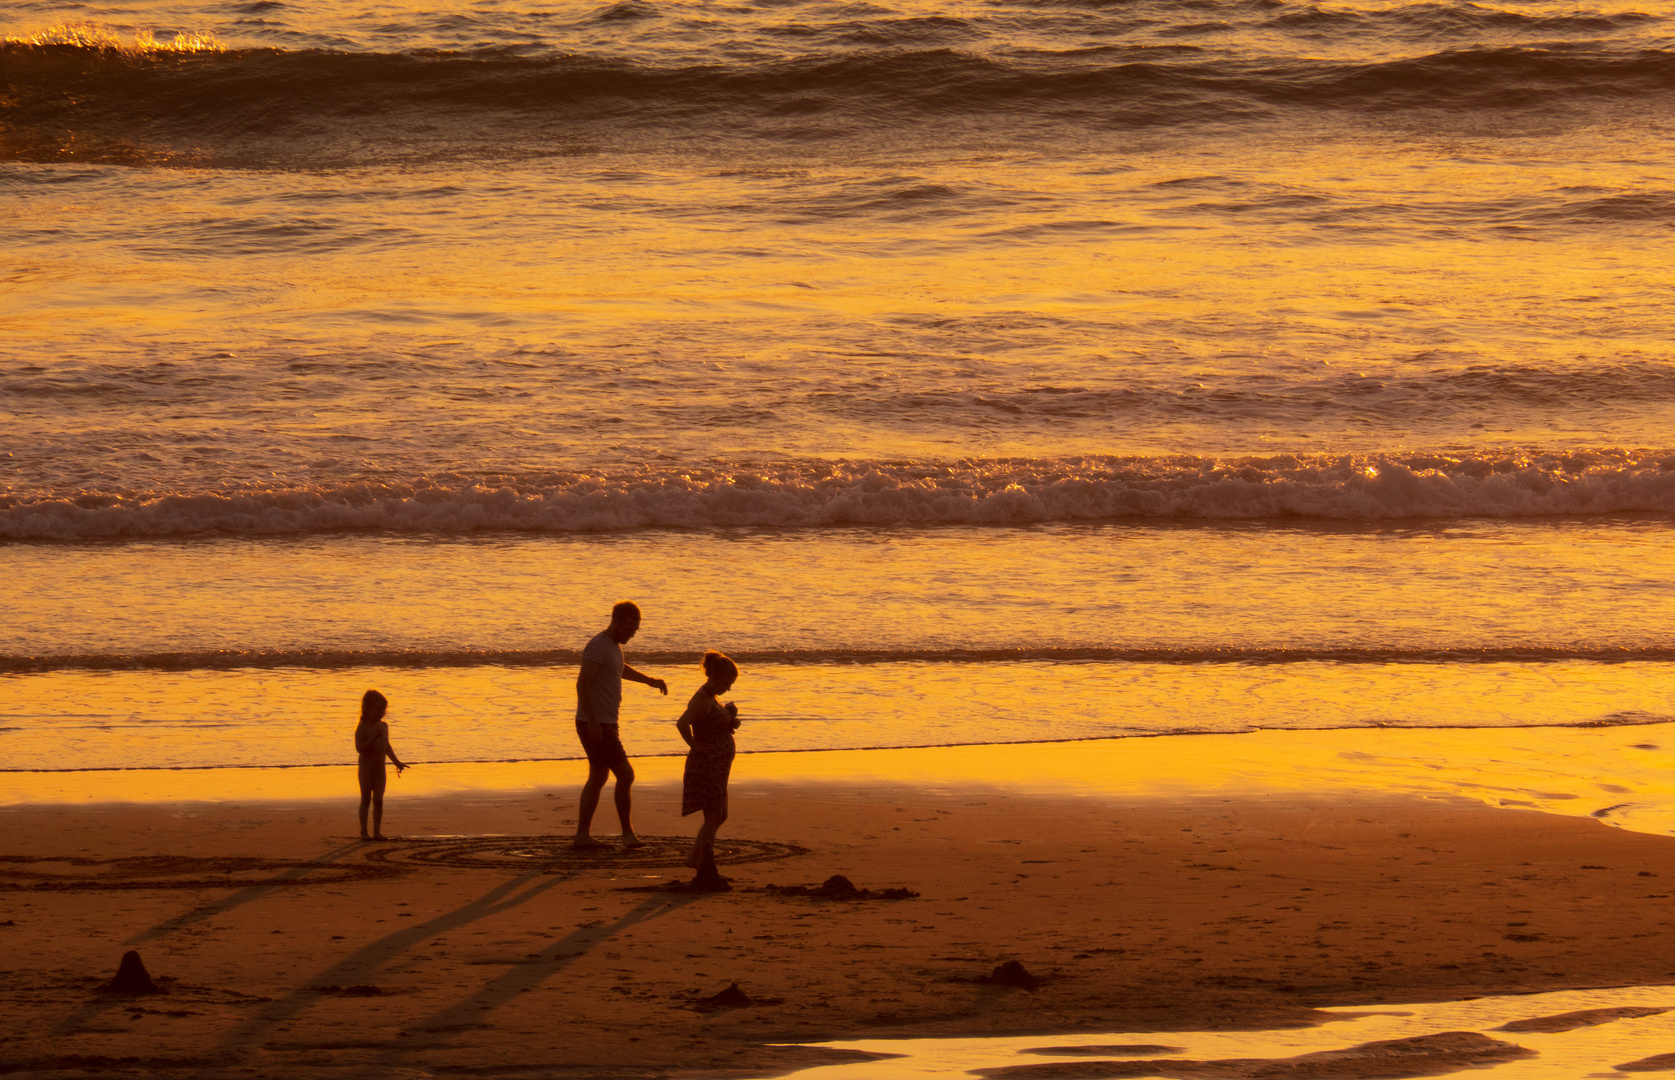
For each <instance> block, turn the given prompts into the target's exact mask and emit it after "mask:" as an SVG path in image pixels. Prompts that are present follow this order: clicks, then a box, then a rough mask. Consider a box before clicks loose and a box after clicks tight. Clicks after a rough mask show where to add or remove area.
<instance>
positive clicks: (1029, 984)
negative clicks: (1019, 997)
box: [948, 960, 1044, 990]
mask: <svg viewBox="0 0 1675 1080" xmlns="http://www.w3.org/2000/svg"><path fill="white" fill-rule="evenodd" d="M948 981H949V982H961V983H982V984H983V985H985V986H1011V987H1015V988H1017V989H1019V990H1034V989H1035V988H1036V987H1037V986H1040V985H1041V983H1042V982H1043V981H1044V980H1042V979H1041V978H1040V977H1039V976H1036V975H1031V974H1030V972H1029V969H1028V968H1026V967H1024V965H1023V964H1020V963H1019V962H1018V961H1016V960H1008V961H1006V962H1005V963H1001V964H996V965H995V969H994V970H993V971H991V972H989V973H988V974H987V975H979V976H977V977H976V978H968V977H966V976H964V975H955V976H954V977H953V978H951V979H949V980H948Z"/></svg>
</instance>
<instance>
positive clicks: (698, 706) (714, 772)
mask: <svg viewBox="0 0 1675 1080" xmlns="http://www.w3.org/2000/svg"><path fill="white" fill-rule="evenodd" d="M686 715H687V716H689V717H690V718H691V720H692V749H690V750H688V751H687V752H686V783H685V786H684V787H683V788H682V789H681V796H680V813H681V817H685V816H686V815H687V814H695V813H698V812H699V811H701V810H721V811H723V812H725V811H726V809H727V777H728V774H730V773H731V772H732V771H733V754H734V747H733V717H732V716H731V715H730V714H729V713H728V712H727V710H726V709H724V708H722V707H721V702H719V701H717V700H715V698H714V696H713V695H711V694H710V692H709V690H708V689H706V688H705V687H702V686H700V687H699V688H698V692H697V693H696V694H693V695H692V701H691V702H690V703H689V704H688V705H687V706H686Z"/></svg>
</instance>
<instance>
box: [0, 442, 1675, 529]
mask: <svg viewBox="0 0 1675 1080" xmlns="http://www.w3.org/2000/svg"><path fill="white" fill-rule="evenodd" d="M1636 511H1642V512H1643V511H1650V512H1661V513H1668V512H1672V511H1675V455H1669V454H1651V453H1645V452H1635V451H1628V450H1599V451H1583V452H1574V453H1547V454H1543V453H1499V454H1495V453H1487V454H1483V453H1480V454H1459V455H1446V454H1410V455H1401V456H1395V455H1376V456H1362V455H1344V456H1327V455H1319V456H1295V455H1283V456H1277V457H1263V458H1256V457H1251V458H1234V459H1217V458H1199V457H1172V458H1075V459H1046V460H1038V459H1023V460H1020V459H1003V460H989V461H978V460H973V461H962V462H955V463H950V464H922V463H915V462H867V461H859V462H802V463H794V464H782V465H766V466H765V465H755V466H742V465H741V466H728V467H715V466H711V467H706V468H688V469H678V468H640V469H626V470H623V471H622V472H621V473H619V474H615V475H594V474H585V473H576V474H542V475H531V476H521V477H507V476H499V477H483V478H476V479H464V478H428V477H427V478H419V479H411V480H393V479H377V480H372V479H368V480H361V481H358V482H348V483H339V484H332V485H321V486H293V487H272V488H256V487H240V488H229V489H225V490H215V491H195V492H99V491H81V492H75V493H68V494H46V493H42V494H37V495H30V494H10V495H7V496H4V497H0V538H8V539H13V540H77V539H91V538H102V537H158V536H191V535H201V534H231V535H255V536H283V535H299V534H307V533H317V532H330V531H338V530H347V529H379V530H389V531H394V532H404V533H463V532H478V531H491V530H510V531H527V532H547V533H573V532H605V531H614V530H631V529H671V528H673V529H714V528H734V527H771V528H810V527H823V526H828V527H829V526H852V525H914V524H927V525H928V524H965V525H1008V524H1022V523H1035V522H1056V521H1094V520H1105V519H1121V518H1138V519H1176V520H1205V521H1227V520H1241V519H1273V518H1313V519H1323V520H1341V521H1389V520H1403V519H1424V518H1467V517H1500V518H1508V517H1541V516H1559V515H1594V514H1612V513H1626V512H1636Z"/></svg>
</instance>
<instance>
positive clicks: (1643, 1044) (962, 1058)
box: [793, 986, 1675, 1080]
mask: <svg viewBox="0 0 1675 1080" xmlns="http://www.w3.org/2000/svg"><path fill="white" fill-rule="evenodd" d="M1625 1006H1631V1007H1640V1008H1654V1009H1671V1008H1675V993H1672V991H1671V989H1670V988H1668V987H1661V986H1639V987H1625V988H1622V989H1614V990H1577V991H1563V992H1560V993H1551V994H1523V995H1518V996H1513V997H1486V998H1474V999H1470V1000H1467V1001H1447V1002H1440V1003H1432V1004H1420V1005H1376V1006H1363V1007H1356V1008H1340V1009H1326V1010H1322V1011H1324V1012H1327V1013H1329V1014H1334V1015H1335V1017H1336V1018H1335V1019H1333V1020H1331V1021H1328V1022H1327V1023H1324V1024H1322V1025H1321V1026H1319V1027H1310V1028H1292V1029H1286V1030H1282V1031H1166V1032H1158V1031H1143V1032H1132V1031H1093V1032H1084V1033H1080V1034H1077V1035H1071V1036H1051V1037H1049V1036H1040V1035H1033V1036H1031V1035H1025V1036H1010V1037H1004V1038H987V1039H869V1040H861V1041H854V1042H834V1043H824V1044H821V1045H824V1046H830V1047H834V1048H841V1049H846V1050H863V1051H867V1052H869V1053H875V1054H897V1055H901V1056H900V1057H897V1058H893V1059H886V1060H878V1061H868V1062H865V1063H862V1064H857V1065H832V1066H825V1067H821V1068H814V1069H804V1070H802V1071H801V1072H798V1073H794V1074H793V1075H795V1076H797V1077H801V1078H805V1080H908V1078H915V1077H933V1076H969V1075H971V1072H972V1070H977V1069H1001V1068H1008V1067H1019V1066H1045V1065H1047V1064H1048V1063H1050V1062H1067V1063H1068V1062H1076V1063H1091V1062H1096V1061H1100V1060H1105V1061H1125V1060H1126V1061H1135V1060H1168V1059H1171V1058H1172V1059H1175V1060H1181V1059H1186V1060H1198V1061H1213V1060H1227V1059H1251V1058H1270V1059H1272V1058H1289V1057H1295V1056H1297V1055H1300V1054H1310V1053H1318V1052H1321V1051H1331V1050H1347V1049H1349V1048H1351V1047H1354V1046H1358V1045H1361V1044H1364V1043H1369V1042H1378V1041H1383V1040H1388V1039H1411V1038H1417V1037H1422V1036H1426V1035H1437V1034H1441V1033H1443V1032H1451V1031H1465V1032H1477V1033H1480V1034H1482V1035H1485V1036H1487V1037H1488V1038H1491V1039H1496V1040H1499V1041H1502V1042H1508V1043H1512V1044H1515V1045H1517V1046H1520V1047H1523V1048H1524V1049H1526V1050H1531V1051H1534V1054H1533V1055H1531V1056H1527V1057H1522V1058H1518V1059H1514V1060H1510V1061H1505V1062H1502V1063H1500V1064H1497V1065H1495V1066H1494V1068H1493V1072H1492V1075H1494V1076H1495V1077H1496V1078H1497V1080H1499V1078H1506V1080H1582V1078H1584V1077H1621V1076H1624V1075H1633V1074H1634V1072H1638V1071H1650V1072H1658V1071H1667V1070H1668V1069H1669V1068H1670V1067H1675V1060H1672V1061H1671V1062H1666V1063H1664V1065H1663V1068H1662V1069H1658V1068H1656V1067H1653V1068H1650V1069H1646V1070H1634V1071H1633V1072H1629V1073H1626V1074H1625V1072H1623V1071H1620V1070H1618V1069H1617V1068H1616V1066H1619V1065H1629V1064H1633V1063H1636V1062H1641V1061H1644V1060H1645V1059H1647V1058H1652V1057H1656V1056H1659V1055H1668V1054H1671V1053H1675V1012H1663V1013H1660V1014H1657V1015H1649V1016H1638V1017H1626V1018H1622V1019H1616V1020H1610V1021H1607V1022H1603V1023H1595V1024H1594V1025H1592V1026H1586V1027H1580V1028H1576V1029H1574V1030H1570V1031H1562V1032H1554V1033H1542V1032H1532V1031H1521V1032H1507V1031H1502V1030H1500V1028H1501V1026H1502V1025H1503V1024H1508V1023H1516V1022H1518V1021H1521V1020H1529V1019H1534V1018H1538V1017H1548V1016H1556V1015H1559V1014H1563V1013H1570V1012H1579V1011H1582V1010H1588V1009H1614V1008H1622V1007H1625ZM1099 1045H1105V1046H1124V1045H1128V1046H1136V1047H1141V1046H1148V1045H1149V1046H1152V1047H1158V1048H1161V1049H1160V1050H1154V1051H1153V1052H1151V1053H1144V1052H1139V1053H1133V1054H1126V1055H1115V1054H1108V1055H1103V1056H1102V1055H1098V1054H1092V1055H1089V1054H1087V1053H1085V1052H1084V1053H1081V1054H1077V1053H1075V1052H1074V1048H1076V1047H1088V1046H1099ZM1055 1051H1056V1052H1055ZM1281 1068H1283V1067H1281ZM1463 1071H1465V1072H1466V1073H1467V1074H1470V1075H1475V1074H1476V1071H1475V1070H1463ZM1019 1075H1020V1076H1021V1077H1023V1078H1027V1076H1028V1075H1029V1074H1028V1073H1023V1074H1019ZM1047 1075H1050V1073H1048V1074H1047ZM1124 1075H1133V1076H1144V1075H1159V1074H1147V1073H1131V1074H1124ZM1275 1075H1281V1074H1280V1073H1279V1072H1277V1071H1276V1073H1275ZM1298 1075H1303V1074H1301V1073H1299V1074H1298ZM1331 1075H1340V1074H1339V1073H1332V1074H1331ZM1342 1075H1353V1074H1352V1073H1349V1072H1345V1073H1342ZM1403 1075H1407V1074H1403ZM1427 1075H1429V1074H1427Z"/></svg>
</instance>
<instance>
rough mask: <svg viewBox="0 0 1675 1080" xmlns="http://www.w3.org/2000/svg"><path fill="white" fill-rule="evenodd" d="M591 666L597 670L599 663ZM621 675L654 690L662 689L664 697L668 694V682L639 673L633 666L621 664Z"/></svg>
mask: <svg viewBox="0 0 1675 1080" xmlns="http://www.w3.org/2000/svg"><path fill="white" fill-rule="evenodd" d="M593 666H594V670H596V671H597V670H598V668H599V665H598V664H595V665H593ZM622 677H623V678H625V679H627V680H628V681H629V682H638V683H645V684H646V685H647V686H649V687H651V688H652V689H654V690H661V691H663V696H664V697H668V696H669V684H668V683H666V682H664V681H663V680H662V679H654V678H652V677H651V676H650V675H641V674H640V673H639V672H638V671H635V670H634V669H633V668H631V667H629V666H628V665H627V664H624V665H622Z"/></svg>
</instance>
